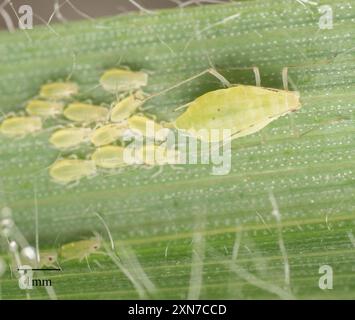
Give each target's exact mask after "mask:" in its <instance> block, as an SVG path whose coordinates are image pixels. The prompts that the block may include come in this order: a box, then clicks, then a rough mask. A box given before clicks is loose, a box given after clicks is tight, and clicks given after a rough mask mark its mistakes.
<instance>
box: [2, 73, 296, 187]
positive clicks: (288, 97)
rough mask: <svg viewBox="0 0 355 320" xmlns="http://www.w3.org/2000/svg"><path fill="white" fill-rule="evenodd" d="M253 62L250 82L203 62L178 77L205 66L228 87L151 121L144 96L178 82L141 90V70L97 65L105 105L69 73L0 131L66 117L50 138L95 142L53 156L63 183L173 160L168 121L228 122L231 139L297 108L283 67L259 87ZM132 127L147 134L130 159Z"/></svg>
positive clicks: (72, 143) (21, 131) (197, 126)
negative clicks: (237, 81) (82, 154)
mask: <svg viewBox="0 0 355 320" xmlns="http://www.w3.org/2000/svg"><path fill="white" fill-rule="evenodd" d="M252 69H253V70H254V73H255V77H256V86H251V85H231V84H230V83H229V82H228V80H227V79H225V78H224V77H223V76H222V75H221V74H219V73H218V72H217V71H216V70H215V69H208V70H206V71H203V72H201V73H199V74H197V75H196V76H193V77H191V78H189V79H187V80H185V81H183V82H181V84H183V83H186V82H188V81H191V80H193V79H195V78H197V77H199V76H202V75H204V74H206V73H210V74H212V75H213V76H215V77H217V78H218V79H219V80H220V81H221V82H222V83H223V84H224V85H225V86H226V87H227V88H225V89H218V90H214V91H210V92H207V93H205V94H203V95H202V96H200V97H197V98H196V99H195V100H193V101H192V102H190V103H189V104H187V105H186V108H187V109H186V110H185V111H184V112H183V113H182V114H181V115H180V116H178V117H177V118H176V119H175V120H174V121H172V122H170V123H163V122H161V123H157V122H156V121H154V120H153V117H152V116H150V117H149V116H147V115H144V114H142V113H139V112H140V111H142V108H141V107H142V105H143V104H144V103H145V102H146V101H147V100H149V99H151V98H152V97H156V96H157V95H160V94H162V93H165V92H167V91H168V90H171V89H174V88H176V87H177V86H178V85H179V84H178V85H175V86H172V87H171V88H168V89H166V90H164V91H162V92H160V93H155V94H151V95H146V94H144V93H143V91H142V87H144V86H146V85H147V83H148V74H147V73H145V72H143V71H131V70H128V69H119V68H116V69H110V70H107V71H105V72H104V73H103V75H102V76H101V78H100V80H99V82H100V86H101V87H102V88H103V89H104V90H105V91H108V92H110V93H111V94H114V95H115V97H116V98H115V100H114V101H113V102H112V104H111V107H110V108H108V107H105V106H101V105H100V106H99V105H93V104H89V103H83V102H78V101H75V100H74V99H75V96H76V95H77V94H78V92H79V86H78V85H77V84H76V83H73V82H68V81H67V82H54V83H49V84H44V85H43V86H42V87H41V89H40V92H39V97H38V98H36V99H33V100H30V101H28V103H27V106H26V112H27V115H26V116H9V117H7V118H6V119H5V120H4V121H3V122H2V124H1V126H0V133H2V134H3V135H5V136H8V137H12V138H16V137H23V136H26V135H27V134H30V133H34V132H37V131H41V130H42V121H43V120H44V119H46V118H50V117H57V116H63V117H65V118H66V120H67V122H66V123H67V125H66V126H65V127H61V128H60V129H58V130H56V131H54V132H53V133H52V135H51V137H50V138H49V142H50V144H51V145H52V146H53V147H54V148H56V149H58V150H60V151H65V152H66V151H68V150H73V149H75V148H78V147H79V146H80V145H81V144H83V143H90V144H91V145H92V146H93V147H94V148H95V150H94V152H93V153H90V154H88V155H87V157H86V158H85V159H78V158H75V157H73V156H69V157H67V158H61V159H59V158H58V159H57V160H56V161H55V162H54V163H53V164H52V165H51V166H50V169H49V173H50V176H51V178H52V179H53V180H54V181H56V182H58V183H62V184H67V183H71V182H76V181H79V180H80V179H81V178H83V177H91V176H94V175H95V174H96V173H97V169H98V168H100V170H117V169H120V168H122V167H125V166H127V165H131V164H139V165H146V166H150V167H152V166H155V165H164V164H168V163H169V164H179V163H181V162H180V158H181V155H180V154H179V152H177V150H174V151H175V153H173V154H174V155H173V156H171V153H170V152H168V151H167V150H168V146H167V136H168V134H169V130H170V129H172V128H174V129H177V130H179V131H180V132H182V131H183V132H184V133H185V134H187V135H189V136H192V137H193V138H197V139H199V140H201V141H203V140H205V142H208V143H209V142H212V141H215V140H217V141H218V142H219V141H220V140H222V139H223V137H222V135H219V134H218V135H217V136H215V137H212V135H211V133H212V131H213V130H224V129H228V130H229V131H230V134H231V136H230V137H231V139H237V138H240V137H243V136H246V135H250V134H253V133H255V132H257V131H259V130H261V129H262V128H264V127H265V126H267V125H268V124H269V123H271V122H272V121H274V120H276V119H278V118H279V117H281V116H284V115H286V114H288V113H290V112H293V111H296V110H298V109H299V108H301V104H300V101H299V93H298V92H295V91H289V90H288V79H287V67H285V68H284V69H283V72H282V77H283V78H282V79H283V84H284V90H279V89H270V88H263V87H261V86H260V75H259V70H258V68H256V67H254V68H252ZM149 122H152V123H153V127H154V131H153V136H149V130H146V129H147V127H148V126H149ZM164 130H165V131H164ZM201 130H202V131H203V130H207V133H208V134H207V135H204V134H203V135H201V134H200V132H201ZM136 132H139V133H140V134H141V135H142V136H143V137H144V139H146V142H145V143H144V144H143V145H142V147H141V150H140V151H141V152H139V153H138V154H141V158H140V159H137V160H138V161H135V162H132V163H129V162H127V161H126V159H125V156H124V155H125V142H127V141H129V138H132V137H134V133H136ZM162 132H163V133H162ZM203 132H205V131H203ZM159 133H161V134H159ZM147 141H148V143H147ZM163 146H164V147H163ZM171 148H175V149H176V146H175V145H174V146H173V147H171V146H170V149H171ZM164 150H165V151H164ZM148 153H150V154H152V153H153V154H154V155H155V157H153V158H151V157H147V156H146V154H148ZM157 154H160V155H161V156H160V158H159V159H158V158H156V155H157Z"/></svg>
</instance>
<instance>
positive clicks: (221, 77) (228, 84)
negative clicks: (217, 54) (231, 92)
mask: <svg viewBox="0 0 355 320" xmlns="http://www.w3.org/2000/svg"><path fill="white" fill-rule="evenodd" d="M208 72H209V73H210V74H211V75H213V76H215V77H216V78H217V79H218V80H219V81H220V82H221V83H222V85H223V86H224V87H227V88H229V87H231V86H232V85H231V83H230V82H229V81H228V80H227V79H226V78H225V77H223V76H222V75H221V74H220V73H219V72H218V71H217V70H216V69H214V68H210V69H208Z"/></svg>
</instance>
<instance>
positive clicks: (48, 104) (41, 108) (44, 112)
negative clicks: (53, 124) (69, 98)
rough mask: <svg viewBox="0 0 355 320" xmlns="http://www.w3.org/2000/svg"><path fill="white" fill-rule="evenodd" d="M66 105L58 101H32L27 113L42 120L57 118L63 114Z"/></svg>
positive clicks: (28, 105) (28, 104)
mask: <svg viewBox="0 0 355 320" xmlns="http://www.w3.org/2000/svg"><path fill="white" fill-rule="evenodd" d="M63 108H64V104H63V103H62V102H58V101H46V100H30V101H29V102H28V103H27V106H26V111H27V113H28V114H29V115H31V116H38V117H42V118H49V117H55V116H58V115H60V114H62V113H63Z"/></svg>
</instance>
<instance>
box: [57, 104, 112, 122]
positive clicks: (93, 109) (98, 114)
mask: <svg viewBox="0 0 355 320" xmlns="http://www.w3.org/2000/svg"><path fill="white" fill-rule="evenodd" d="M108 112H109V110H108V109H107V108H105V107H101V106H95V105H91V104H87V103H79V102H76V103H71V104H69V105H68V107H67V108H66V109H65V110H64V116H65V117H66V118H67V119H69V120H72V121H75V122H82V123H91V122H100V121H104V120H106V119H107V117H108Z"/></svg>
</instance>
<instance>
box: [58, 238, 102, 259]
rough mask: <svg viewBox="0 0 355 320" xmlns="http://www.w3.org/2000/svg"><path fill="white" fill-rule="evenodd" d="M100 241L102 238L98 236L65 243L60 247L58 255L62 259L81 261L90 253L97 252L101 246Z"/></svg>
mask: <svg viewBox="0 0 355 320" xmlns="http://www.w3.org/2000/svg"><path fill="white" fill-rule="evenodd" d="M101 243H102V239H101V238H100V237H99V236H96V237H95V238H91V239H87V240H80V241H75V242H70V243H66V244H64V245H62V247H61V248H60V257H61V258H62V259H63V260H64V261H70V260H79V261H82V260H84V259H86V258H88V257H89V256H90V255H91V254H94V253H96V252H98V250H99V249H100V248H101Z"/></svg>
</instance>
